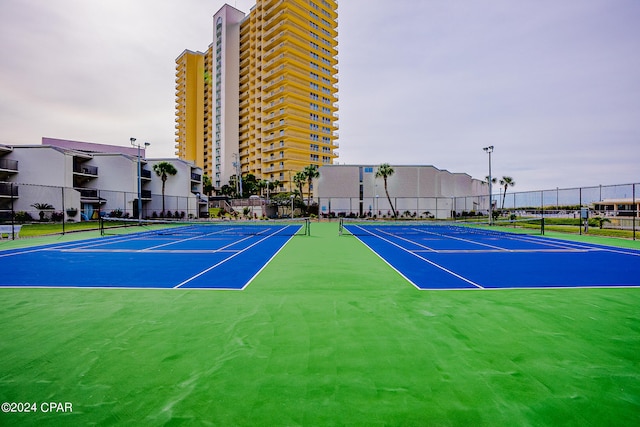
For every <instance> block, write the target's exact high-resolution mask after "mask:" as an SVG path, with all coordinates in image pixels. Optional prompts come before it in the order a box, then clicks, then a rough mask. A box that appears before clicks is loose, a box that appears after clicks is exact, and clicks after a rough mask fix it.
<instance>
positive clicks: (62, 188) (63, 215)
mask: <svg viewBox="0 0 640 427" xmlns="http://www.w3.org/2000/svg"><path fill="white" fill-rule="evenodd" d="M60 192H61V193H62V235H63V236H64V224H65V222H67V218H66V216H67V215H66V210H65V208H64V187H60Z"/></svg>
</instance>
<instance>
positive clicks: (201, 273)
mask: <svg viewBox="0 0 640 427" xmlns="http://www.w3.org/2000/svg"><path fill="white" fill-rule="evenodd" d="M289 227H291V226H290V225H287V226H286V227H284V228H281V229H279V230H277V231H276V232H275V233H271V234H269V235H267V236H265V237H263V238H262V239H260V240H258V241H257V242H255V243H253V244H251V245H249V246H247V247H246V248H244V249H242V250H240V251H238V252H236V253H234V254H233V255H231V256H229V257H227V258H225V259H223V260H222V261H220V262H218V263H217V264H214V265H212V266H211V267H209V268H207V269H205V270H202V271H201V272H199V273H198V274H194V275H193V276H191V277H189V278H188V279H187V280H184V281H183V282H181V283H178V284H177V285H176V286H174V287H173V289H178V288H180V287H182V286H184V285H186V284H187V283H189V282H191V281H193V280H195V279H197V278H198V277H200V276H202V275H203V274H206V273H208V272H209V271H211V270H213V269H214V268H216V267H218V266H220V265H222V264H224V263H225V262H227V261H229V260H230V259H232V258H235V257H237V256H238V255H240V254H242V253H244V252H245V251H247V250H249V249H251V248H252V247H254V246H256V245H257V244H259V243H262V242H264V241H265V240H267V239H268V238H269V237H272V236H275V235H276V234H278V233H280V232H281V231H283V230H285V229H287V228H289ZM298 227H299V226H298ZM245 286H246V285H245Z"/></svg>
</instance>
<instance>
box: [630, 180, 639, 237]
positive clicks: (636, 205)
mask: <svg viewBox="0 0 640 427" xmlns="http://www.w3.org/2000/svg"><path fill="white" fill-rule="evenodd" d="M631 192H632V193H633V240H636V220H637V219H638V204H637V203H636V185H635V184H633V190H632V191H631Z"/></svg>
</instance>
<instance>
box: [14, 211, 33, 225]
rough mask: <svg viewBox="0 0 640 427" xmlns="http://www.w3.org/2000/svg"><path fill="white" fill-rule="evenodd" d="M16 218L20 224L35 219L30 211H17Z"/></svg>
mask: <svg viewBox="0 0 640 427" xmlns="http://www.w3.org/2000/svg"><path fill="white" fill-rule="evenodd" d="M15 220H16V221H18V222H19V223H20V224H24V223H25V222H27V221H33V217H32V216H31V215H30V214H29V212H25V211H18V212H16V215H15Z"/></svg>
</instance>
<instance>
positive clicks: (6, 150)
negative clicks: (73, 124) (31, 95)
mask: <svg viewBox="0 0 640 427" xmlns="http://www.w3.org/2000/svg"><path fill="white" fill-rule="evenodd" d="M138 152H139V153H140V156H139V157H138ZM145 154H146V153H145V150H144V149H140V151H138V149H137V148H129V147H120V146H114V145H105V144H95V143H85V142H78V141H68V140H62V139H53V138H43V139H42V144H41V145H15V146H10V145H0V218H5V219H7V218H10V215H11V212H13V213H15V212H21V211H22V212H27V213H29V214H30V215H31V217H33V218H34V219H37V218H38V215H39V214H40V212H41V211H43V212H45V213H44V214H45V215H47V217H51V215H58V216H60V215H64V219H65V220H75V221H80V220H89V219H96V218H98V217H99V216H103V215H111V214H116V215H123V216H129V217H132V218H137V217H138V191H139V190H140V195H141V197H140V200H141V201H142V203H141V205H142V217H143V218H148V217H154V216H161V215H162V213H163V212H162V206H163V201H162V198H163V195H162V180H161V179H160V177H159V176H157V174H156V173H155V172H154V169H153V167H154V165H156V164H158V163H161V162H168V163H170V164H172V165H173V166H174V168H175V169H176V171H177V173H176V174H175V175H174V176H170V177H169V178H168V179H167V183H166V186H165V187H166V188H165V193H164V199H165V200H164V203H165V210H166V212H165V215H166V213H167V212H171V216H175V215H176V214H175V213H176V212H178V215H179V216H185V217H187V216H191V217H197V216H200V214H201V213H204V212H206V208H207V204H206V200H202V198H201V194H202V169H201V168H199V167H197V166H195V165H194V164H193V163H190V162H187V161H184V160H180V159H175V158H173V159H147V158H146V155H145ZM138 162H139V163H140V164H139V165H138ZM138 166H140V177H139V178H138ZM139 183H140V188H138V187H139ZM45 206H48V207H51V208H47V209H43V207H45Z"/></svg>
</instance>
